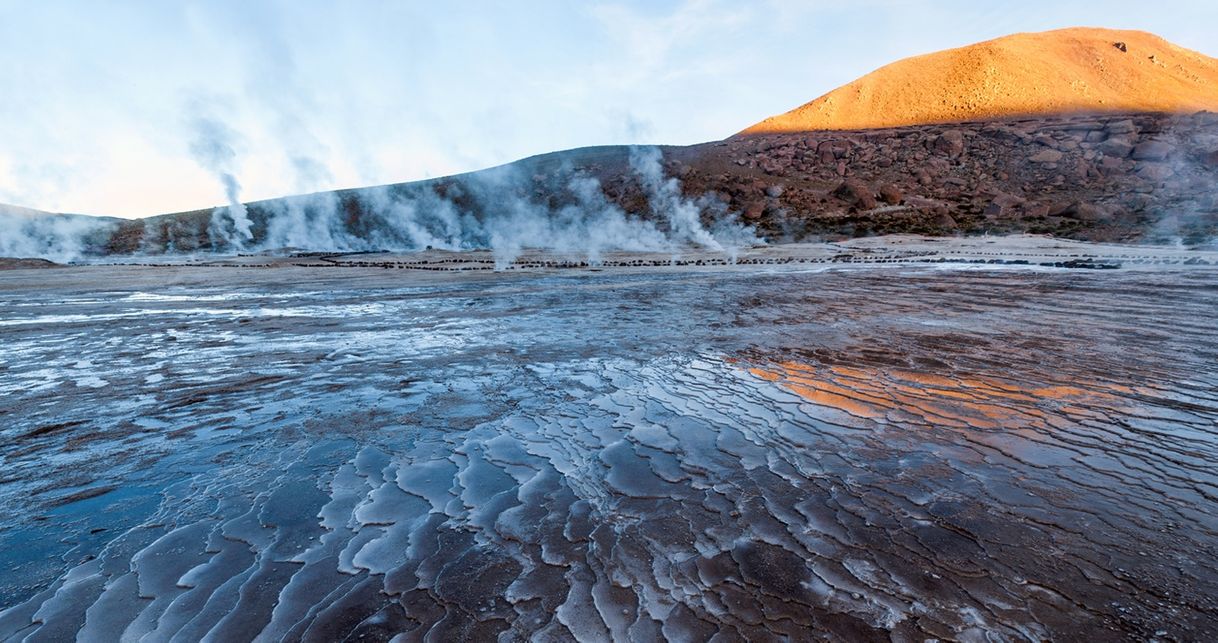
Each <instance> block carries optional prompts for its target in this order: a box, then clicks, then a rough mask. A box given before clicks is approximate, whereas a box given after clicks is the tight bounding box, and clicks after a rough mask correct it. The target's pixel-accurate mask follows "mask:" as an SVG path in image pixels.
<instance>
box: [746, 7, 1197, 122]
mask: <svg viewBox="0 0 1218 643" xmlns="http://www.w3.org/2000/svg"><path fill="white" fill-rule="evenodd" d="M1216 109H1218V59H1214V58H1210V57H1208V56H1205V55H1202V54H1200V53H1197V52H1195V51H1191V50H1189V49H1184V48H1182V47H1177V46H1176V45H1173V44H1172V43H1170V42H1168V41H1166V40H1164V39H1162V38H1160V37H1158V36H1155V35H1153V34H1149V33H1146V32H1142V31H1118V30H1112V29H1093V28H1073V29H1061V30H1057V31H1046V32H1041V33H1021V34H1014V35H1011V36H1006V37H1003V38H998V39H996V40H990V41H987V42H982V43H978V44H975V45H970V46H967V47H961V48H959V49H949V50H946V51H940V52H936V53H933V54H927V55H924V56H916V57H913V58H907V59H905V60H901V61H898V62H895V63H893V64H891V65H888V66H885V67H882V68H880V69H878V70H876V71H874V72H872V73H870V74H868V75H866V76H864V77H862V78H860V79H858V80H856V81H854V82H852V83H849V84H847V85H845V86H842V87H840V88H838V89H835V90H833V91H831V92H829V93H828V94H825V95H824V96H821V97H820V98H817V99H816V100H814V101H812V102H810V103H807V104H805V105H803V106H801V107H798V108H796V109H794V110H791V111H790V112H787V113H785V114H781V115H778V116H774V117H771V118H767V119H766V120H764V121H761V122H760V123H757V124H756V125H753V126H752V127H749V128H748V129H746V130H744V131H743V132H742V134H759V133H776V132H796V131H809V130H849V129H867V128H873V127H894V126H901V125H914V124H927V123H946V122H957V121H970V120H990V119H1000V118H1007V117H1012V116H1030V115H1060V114H1067V113H1079V112H1082V113H1113V112H1118V113H1119V112H1125V113H1134V112H1175V113H1187V112H1195V111H1199V110H1209V111H1214V110H1216Z"/></svg>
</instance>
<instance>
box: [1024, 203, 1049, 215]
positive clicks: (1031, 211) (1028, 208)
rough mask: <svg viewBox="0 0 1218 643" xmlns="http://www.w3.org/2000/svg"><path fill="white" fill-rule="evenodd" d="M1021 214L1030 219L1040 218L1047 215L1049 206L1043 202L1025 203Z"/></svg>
mask: <svg viewBox="0 0 1218 643" xmlns="http://www.w3.org/2000/svg"><path fill="white" fill-rule="evenodd" d="M1023 214H1024V216H1025V217H1027V218H1030V219H1041V218H1044V217H1047V216H1049V206H1047V205H1045V204H1043V203H1036V204H1029V205H1025V206H1024V209H1023Z"/></svg>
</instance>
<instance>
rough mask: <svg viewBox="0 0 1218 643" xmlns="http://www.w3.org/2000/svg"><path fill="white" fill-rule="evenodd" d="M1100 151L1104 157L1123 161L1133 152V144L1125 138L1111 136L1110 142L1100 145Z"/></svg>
mask: <svg viewBox="0 0 1218 643" xmlns="http://www.w3.org/2000/svg"><path fill="white" fill-rule="evenodd" d="M1098 149H1099V151H1101V152H1103V153H1104V156H1111V157H1113V158H1118V159H1123V158H1125V157H1127V156H1129V153H1130V152H1132V151H1133V142H1132V141H1130V140H1129V138H1127V137H1125V136H1110V137H1108V140H1106V141H1104V142H1103V143H1100V145H1099V148H1098Z"/></svg>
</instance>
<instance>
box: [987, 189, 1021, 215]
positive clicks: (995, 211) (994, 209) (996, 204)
mask: <svg viewBox="0 0 1218 643" xmlns="http://www.w3.org/2000/svg"><path fill="white" fill-rule="evenodd" d="M1025 202H1026V199H1023V198H1022V197H1017V196H1015V195H1014V194H1007V193H1005V192H999V193H998V194H996V195H994V199H993V200H992V201H990V204H989V205H987V206H985V215H986V216H987V217H1000V216H1004V215H1009V214H1011V213H1013V212H1014V211H1015V209H1016V208H1018V207H1020V206H1022V205H1023V204H1024V203H1025Z"/></svg>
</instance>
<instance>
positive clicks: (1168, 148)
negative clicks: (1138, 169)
mask: <svg viewBox="0 0 1218 643" xmlns="http://www.w3.org/2000/svg"><path fill="white" fill-rule="evenodd" d="M1174 150H1175V147H1174V146H1173V145H1172V144H1170V143H1164V142H1163V141H1145V142H1143V143H1139V144H1138V146H1137V147H1135V148H1133V152H1132V156H1133V159H1134V160H1135V161H1162V160H1164V159H1166V158H1167V157H1168V156H1171V153H1172V152H1173V151H1174Z"/></svg>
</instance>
